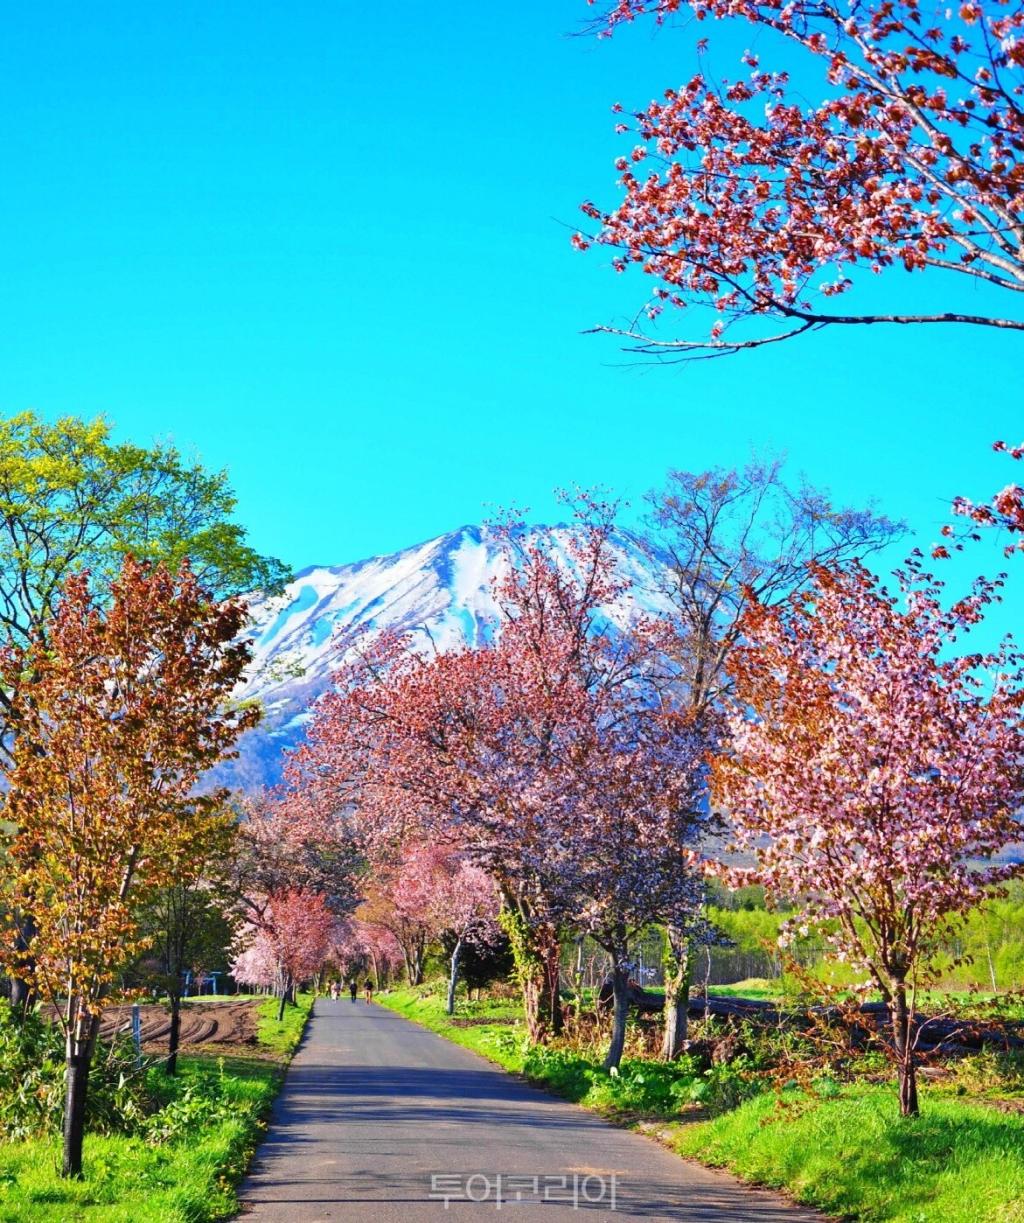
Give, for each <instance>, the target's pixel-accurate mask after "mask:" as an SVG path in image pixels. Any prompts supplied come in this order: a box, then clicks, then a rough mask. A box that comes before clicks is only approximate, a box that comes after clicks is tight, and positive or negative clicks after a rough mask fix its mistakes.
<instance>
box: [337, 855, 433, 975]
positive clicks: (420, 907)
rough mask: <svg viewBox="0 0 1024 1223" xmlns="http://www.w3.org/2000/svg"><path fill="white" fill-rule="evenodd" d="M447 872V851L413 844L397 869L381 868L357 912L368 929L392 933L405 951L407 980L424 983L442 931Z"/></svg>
mask: <svg viewBox="0 0 1024 1223" xmlns="http://www.w3.org/2000/svg"><path fill="white" fill-rule="evenodd" d="M444 872H445V854H444V851H443V850H439V849H437V848H433V847H431V846H428V845H424V844H419V843H412V844H410V845H408V846H407V847H406V848H405V850H404V853H403V856H402V859H401V861H400V862H399V863H398V865H397V866H396V867H395V868H393V869H386V868H384V869H380V870H379V871H378V872H377V877H376V879H375V880H374V881H373V882H372V883H371V885H370V886H369V888H368V889H367V897H366V899H365V900H364V901H363V903H362V904H361V905H360V906H359V908H358V909H357V910H356V916H357V918H358V919H359V921H360V922H361V923H362V924H363V925H365V926H376V927H379V928H380V929H383V930H386V931H388V933H390V934H391V935H392V937H393V938H394V940H395V942H396V943H397V944H398V945H399V947H401V949H402V958H403V961H404V964H405V974H406V980H407V981H408V982H409V984H410V985H422V984H423V959H424V956H425V955H426V951H427V946H428V945H429V944H430V943H431V942H432V941H433V940H434V939H436V938H437V936H438V935H439V934H440V932H441V926H440V925H439V922H440V921H441V920H442V919H441V915H440V914H439V912H438V907H437V905H436V904H435V903H434V902H435V896H436V889H437V883H438V879H439V877H440V876H441V875H442V874H443V873H444Z"/></svg>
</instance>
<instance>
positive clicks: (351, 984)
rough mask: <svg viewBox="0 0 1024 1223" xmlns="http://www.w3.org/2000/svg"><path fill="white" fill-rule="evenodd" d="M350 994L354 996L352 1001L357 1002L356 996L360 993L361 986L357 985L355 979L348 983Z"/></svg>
mask: <svg viewBox="0 0 1024 1223" xmlns="http://www.w3.org/2000/svg"><path fill="white" fill-rule="evenodd" d="M348 992H349V993H350V994H351V995H352V1001H353V1002H355V1000H356V994H357V993H358V992H359V986H358V985H357V984H356V979H355V977H353V978H352V980H351V981H349V983H348Z"/></svg>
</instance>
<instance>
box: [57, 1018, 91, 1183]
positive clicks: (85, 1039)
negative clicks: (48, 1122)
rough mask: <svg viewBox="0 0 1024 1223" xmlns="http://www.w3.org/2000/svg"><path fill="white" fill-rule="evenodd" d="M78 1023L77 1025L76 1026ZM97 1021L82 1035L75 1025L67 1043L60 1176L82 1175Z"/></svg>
mask: <svg viewBox="0 0 1024 1223" xmlns="http://www.w3.org/2000/svg"><path fill="white" fill-rule="evenodd" d="M76 1026H77V1025H76ZM96 1026H97V1025H96V1020H95V1019H94V1018H92V1017H91V1016H90V1017H89V1018H88V1019H86V1020H85V1022H84V1026H83V1028H82V1029H80V1030H79V1035H78V1036H77V1037H76V1036H75V1035H74V1032H75V1027H72V1029H71V1034H70V1035H69V1036H68V1038H67V1041H66V1044H65V1059H66V1060H65V1068H64V1158H63V1163H62V1165H61V1176H64V1177H80V1176H81V1175H82V1143H83V1141H84V1138H85V1102H86V1095H87V1092H88V1087H89V1063H90V1062H91V1061H92V1053H93V1048H94V1046H95V1044H96Z"/></svg>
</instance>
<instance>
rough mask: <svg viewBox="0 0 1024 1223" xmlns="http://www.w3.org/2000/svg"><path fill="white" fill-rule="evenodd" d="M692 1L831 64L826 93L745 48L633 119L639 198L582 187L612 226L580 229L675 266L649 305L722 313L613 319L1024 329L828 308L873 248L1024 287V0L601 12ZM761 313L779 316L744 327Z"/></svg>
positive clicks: (685, 351)
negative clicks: (811, 102)
mask: <svg viewBox="0 0 1024 1223" xmlns="http://www.w3.org/2000/svg"><path fill="white" fill-rule="evenodd" d="M589 2H590V3H594V0H589ZM686 13H689V14H690V15H691V16H692V17H694V18H696V19H697V20H704V19H705V18H708V17H712V18H720V19H739V20H745V21H747V22H750V23H751V24H753V25H754V26H755V27H758V28H759V30H767V31H771V32H773V33H774V34H775V35H778V36H779V37H780V38H782V39H784V40H785V42H786V43H788V44H789V46H790V48H794V49H796V50H797V51H798V53H799V55H800V56H802V58H803V60H804V61H805V62H806V64H807V67H808V68H809V69H813V68H814V67H815V66H816V65H817V66H818V68H819V70H820V73H821V77H822V90H823V92H825V97H824V100H823V101H822V102H820V103H819V104H818V105H816V106H811V107H808V105H807V102H806V92H807V88H808V84H807V82H806V81H804V80H801V81H799V82H796V83H794V82H792V81H791V79H790V75H789V73H788V72H787V71H771V70H763V69H762V68H761V67H760V65H759V61H758V57H757V56H755V55H753V54H752V53H751V52H749V51H748V52H746V53H745V54H744V56H743V62H744V64H745V66H746V69H747V70H748V75H746V76H740V77H738V78H737V79H735V80H729V79H716V78H709V77H708V76H706V75H705V73H704V72H703V71H698V72H697V73H696V74H695V75H694V76H692V77H691V78H690V79H689V80H688V81H687V82H686V83H685V84H683V85H682V86H681V87H679V88H674V89H669V90H666V92H665V95H664V101H656V102H651V104H650V105H649V106H648V107H647V108H646V109H645V110H642V111H639V112H637V113H636V114H634V115H633V116H632V123H630V122H626V121H622V122H621V123H620V124H619V126H618V130H619V131H621V132H623V133H626V132H629V131H630V130H631V129H632V131H633V133H634V139H635V140H636V144H635V145H634V147H633V149H632V151H631V152H630V153H629V154H627V155H626V156H623V157H622V158H620V160H619V162H618V168H619V170H620V171H621V173H622V177H621V180H620V183H621V186H622V189H623V192H624V199H623V201H622V203H621V204H620V205H619V206H618V207H617V208H615V209H613V210H612V211H608V212H606V211H603V210H602V209H600V208H598V207H597V206H596V205H594V204H592V203H589V202H588V203H586V204H584V205H583V211H584V213H585V214H586V215H587V216H588V217H589V218H591V220H593V221H595V222H597V223H598V228H597V230H596V231H595V232H593V233H591V234H589V235H584V234H582V233H579V234H576V235H575V237H574V239H573V241H574V243H575V245H576V246H577V247H579V248H581V249H586V247H587V246H589V245H590V244H591V242H593V241H596V242H597V243H599V244H601V245H606V246H611V247H613V248H615V249H616V250H617V252H618V253H617V255H616V257H615V259H614V261H613V262H614V266H615V267H616V269H617V270H619V271H622V270H624V269H625V268H626V267H627V266H629V265H632V264H637V265H639V266H641V267H642V268H643V270H644V271H645V272H646V273H647V274H649V275H650V276H652V277H654V278H655V279H656V280H657V281H659V282H660V284H659V286H658V288H656V289H655V291H654V295H653V299H652V300H651V302H650V304H649V305H648V306H647V308H646V314H647V317H648V319H650V320H653V319H654V318H656V317H657V316H658V315H659V314H660V313H661V311H662V309H663V307H664V306H665V305H671V306H675V307H680V308H681V307H685V306H693V305H697V306H701V307H705V308H707V309H708V310H710V311H711V312H712V314H713V318H714V322H713V324H712V325H711V327H710V335H707V336H706V337H704V338H701V337H700V336H699V335H694V336H692V337H691V338H689V339H685V340H675V339H668V340H662V339H657V338H655V337H653V336H651V335H650V334H645V333H644V332H643V330H641V329H639V327H638V326H634V327H631V328H628V329H625V330H622V329H611V328H601V329H600V330H605V331H614V333H615V334H618V335H622V336H626V337H628V338H629V339H630V340H632V341H634V342H635V344H636V345H637V346H638V350H639V351H643V352H647V353H657V354H659V355H668V356H671V355H673V354H681V355H682V356H684V357H685V356H687V355H691V354H698V355H705V356H707V355H720V354H724V353H732V352H736V351H738V350H740V349H744V348H753V347H757V346H759V345H763V344H768V343H773V342H776V341H778V340H781V339H788V338H790V337H792V336H796V335H800V334H802V333H804V332H807V331H810V330H813V329H816V328H821V327H824V326H830V325H832V326H835V325H848V324H857V323H885V322H889V323H972V324H982V325H986V326H994V327H1004V328H1010V329H1013V330H1024V319H1021V318H1013V317H1007V316H1003V315H998V314H988V313H984V314H977V313H970V312H964V311H961V310H956V309H951V310H946V311H943V312H939V313H913V312H912V313H893V314H877V313H844V312H842V311H832V310H829V309H828V308H827V302H828V300H830V299H833V298H836V297H839V296H841V295H843V294H844V293H846V292H847V291H848V290H849V289H851V288H852V285H853V281H852V279H851V276H850V272H851V270H852V269H854V268H861V267H863V268H866V269H870V270H871V271H874V272H880V271H882V270H884V269H886V268H889V267H890V266H892V265H899V266H902V267H903V268H905V269H907V270H908V271H918V270H921V269H925V268H939V269H944V270H946V271H947V272H951V273H955V274H959V275H961V276H966V277H971V278H972V279H974V280H982V281H984V282H986V283H987V284H989V285H992V286H995V287H997V288H999V289H1002V290H1007V291H1009V292H1022V291H1024V255H1022V251H1024V162H1022V156H1021V155H1022V151H1024V108H1022V105H1021V98H1022V94H1024V84H1022V71H1021V70H1022V69H1024V7H1022V6H1021V5H1020V4H1016V3H1014V4H1000V5H997V6H994V7H993V8H991V9H990V10H988V11H986V10H985V8H984V6H983V5H981V4H977V3H973V2H969V3H964V4H960V5H958V6H956V7H955V9H947V10H945V12H944V13H943V11H942V10H941V9H935V10H932V11H930V12H929V13H928V14H927V15H925V14H924V13H923V12H922V10H921V8H920V5H919V4H918V3H917V0H894V2H890V0H868V2H866V3H862V4H857V5H853V6H848V5H845V4H836V3H832V2H826V3H820V4H819V3H813V4H812V3H808V2H806V0H795V2H794V3H784V0H618V2H617V3H615V4H613V5H611V6H610V8H609V9H608V11H606V14H605V17H604V19H603V20H602V21H601V22H600V23H599V27H600V29H601V31H602V32H603V33H606V34H607V33H610V32H611V30H612V29H613V28H614V27H615V26H617V25H618V24H620V23H622V22H626V21H632V20H634V19H635V18H637V17H639V16H641V15H644V14H651V15H653V16H654V17H655V18H656V20H657V21H659V22H665V21H666V20H667V19H668V18H669V17H673V16H674V17H681V16H682V15H683V14H686ZM705 48H706V40H704V39H701V40H700V41H699V42H698V43H697V49H698V51H699V52H703V51H704V50H705ZM615 109H616V110H619V111H621V108H620V107H616V108H615ZM645 163H646V164H648V165H650V166H651V167H652V168H651V169H650V170H649V171H648V172H647V173H643V172H642V171H643V167H644V165H645ZM751 319H754V320H758V319H767V320H774V321H775V323H776V326H775V327H772V328H765V327H763V326H761V327H755V328H753V329H752V330H751V329H747V330H742V329H741V330H739V331H736V330H735V328H736V324H738V323H741V322H743V321H745V320H751ZM779 322H781V324H782V327H781V329H780V328H779V327H778V323H779Z"/></svg>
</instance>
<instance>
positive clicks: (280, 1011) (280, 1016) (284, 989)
mask: <svg viewBox="0 0 1024 1223" xmlns="http://www.w3.org/2000/svg"><path fill="white" fill-rule="evenodd" d="M290 988H291V978H290V977H285V979H284V982H283V984H282V986H281V1001H280V1003H279V1005H278V1008H277V1022H278V1023H281V1022H282V1021H283V1020H284V1004H285V1003H286V1002H287V1001H288V990H289V989H290Z"/></svg>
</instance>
